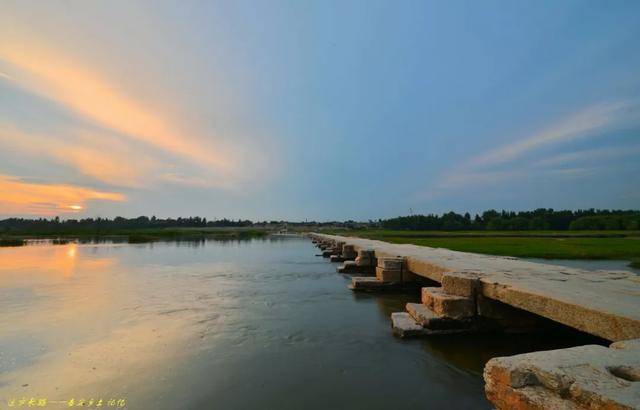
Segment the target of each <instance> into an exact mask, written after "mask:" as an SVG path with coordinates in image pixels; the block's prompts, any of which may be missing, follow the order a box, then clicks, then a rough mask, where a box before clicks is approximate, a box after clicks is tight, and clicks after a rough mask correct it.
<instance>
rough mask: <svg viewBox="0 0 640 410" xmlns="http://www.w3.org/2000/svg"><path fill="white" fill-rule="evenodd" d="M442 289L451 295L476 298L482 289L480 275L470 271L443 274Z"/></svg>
mask: <svg viewBox="0 0 640 410" xmlns="http://www.w3.org/2000/svg"><path fill="white" fill-rule="evenodd" d="M441 283H442V289H444V291H445V292H446V293H448V294H450V295H456V296H465V297H471V298H474V297H475V296H476V293H477V292H478V289H480V276H479V275H477V274H474V273H470V272H450V273H445V274H444V275H442V281H441Z"/></svg>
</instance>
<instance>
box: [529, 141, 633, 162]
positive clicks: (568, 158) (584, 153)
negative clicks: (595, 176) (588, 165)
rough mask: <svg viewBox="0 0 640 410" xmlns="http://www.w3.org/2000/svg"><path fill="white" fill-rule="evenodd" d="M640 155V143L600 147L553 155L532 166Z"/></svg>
mask: <svg viewBox="0 0 640 410" xmlns="http://www.w3.org/2000/svg"><path fill="white" fill-rule="evenodd" d="M636 155H640V145H632V146H620V147H600V148H595V149H588V150H581V151H576V152H569V153H564V154H559V155H554V156H552V157H549V158H543V159H540V160H537V161H535V162H533V163H532V166H534V167H557V166H562V165H566V164H572V163H576V162H585V161H603V160H610V159H615V158H624V157H629V156H636Z"/></svg>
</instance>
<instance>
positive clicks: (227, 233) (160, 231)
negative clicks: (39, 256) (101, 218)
mask: <svg viewBox="0 0 640 410" xmlns="http://www.w3.org/2000/svg"><path fill="white" fill-rule="evenodd" d="M268 233H269V231H267V230H265V229H255V228H156V229H123V230H117V229H114V230H100V231H93V230H59V231H51V230H49V231H46V232H38V231H31V232H12V233H11V234H7V233H0V246H20V245H21V244H23V243H24V241H25V240H27V239H55V240H57V241H61V242H62V243H64V241H65V240H68V239H113V240H124V241H128V242H129V243H145V242H153V241H159V240H197V239H208V238H210V239H246V238H258V237H263V236H266V235H268Z"/></svg>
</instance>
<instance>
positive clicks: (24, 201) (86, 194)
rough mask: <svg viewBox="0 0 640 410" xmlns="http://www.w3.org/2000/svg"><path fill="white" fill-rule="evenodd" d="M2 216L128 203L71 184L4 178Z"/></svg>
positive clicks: (110, 194)
mask: <svg viewBox="0 0 640 410" xmlns="http://www.w3.org/2000/svg"><path fill="white" fill-rule="evenodd" d="M0 193H2V195H0V215H44V216H52V215H57V214H60V213H74V212H78V211H81V210H82V209H84V208H85V207H86V203H87V202H88V201H94V200H98V201H124V200H125V199H126V197H125V195H123V194H121V193H117V192H104V191H98V190H95V189H91V188H86V187H82V186H76V185H67V184H50V183H35V182H27V181H23V180H21V179H19V178H16V177H14V176H10V175H0Z"/></svg>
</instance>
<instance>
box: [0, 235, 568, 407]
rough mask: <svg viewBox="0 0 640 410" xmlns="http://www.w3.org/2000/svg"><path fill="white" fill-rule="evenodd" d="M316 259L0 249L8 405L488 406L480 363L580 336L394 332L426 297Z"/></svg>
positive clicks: (176, 247) (3, 389)
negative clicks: (375, 289) (364, 286)
mask: <svg viewBox="0 0 640 410" xmlns="http://www.w3.org/2000/svg"><path fill="white" fill-rule="evenodd" d="M315 253H317V250H316V249H315V248H314V247H313V246H312V244H311V242H310V241H308V240H305V239H301V238H300V239H295V238H294V239H252V240H246V241H216V240H207V241H196V242H157V243H150V244H138V245H130V244H118V243H101V244H77V243H69V244H64V245H53V244H50V243H47V242H42V243H36V244H31V245H28V246H23V247H16V248H0V399H2V400H3V401H4V402H0V408H1V407H3V406H4V405H5V404H9V403H11V401H12V400H15V401H16V402H17V401H18V400H20V399H31V398H34V399H36V400H47V404H48V406H47V407H48V408H67V406H68V404H69V403H68V401H69V400H73V403H75V404H77V403H79V402H80V401H81V400H84V403H85V406H87V405H88V404H89V401H90V400H93V401H92V404H91V406H96V404H97V403H98V400H100V399H102V400H103V403H104V404H105V405H106V403H111V404H114V406H115V407H117V406H121V405H124V406H126V408H129V409H172V410H173V409H279V410H284V409H301V408H304V409H367V410H371V409H414V408H415V409H418V408H421V409H423V408H432V409H439V408H446V409H475V408H478V409H485V408H490V405H489V403H488V402H487V401H486V400H485V398H484V393H483V385H484V383H483V380H482V367H483V365H484V363H485V362H486V360H488V359H489V358H491V357H493V356H497V355H505V354H513V353H518V352H524V351H531V350H537V349H540V348H541V347H562V346H564V345H571V344H572V343H576V342H575V341H568V340H566V339H563V340H551V341H550V340H549V339H548V338H545V337H535V336H515V335H510V336H509V337H506V338H505V337H502V336H496V335H476V336H448V337H445V338H437V337H436V338H432V339H428V340H400V339H397V338H395V337H393V336H392V333H391V329H390V324H389V315H390V313H391V312H394V311H401V310H404V304H405V303H406V302H408V301H417V300H418V299H419V296H418V295H417V294H387V295H369V294H366V295H359V294H354V293H352V292H351V291H349V290H348V289H347V287H346V286H347V284H348V283H349V279H350V278H349V276H347V275H342V274H337V273H336V271H335V268H336V265H335V264H331V263H329V262H327V260H326V259H322V258H318V257H316V256H315ZM109 400H113V401H109ZM16 402H14V403H16ZM91 406H87V407H91Z"/></svg>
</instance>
